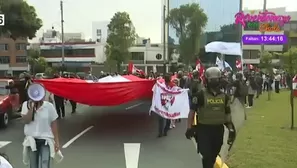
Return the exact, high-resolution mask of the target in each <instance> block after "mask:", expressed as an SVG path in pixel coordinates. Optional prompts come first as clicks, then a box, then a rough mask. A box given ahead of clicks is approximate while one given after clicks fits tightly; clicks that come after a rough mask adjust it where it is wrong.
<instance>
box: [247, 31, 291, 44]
mask: <svg viewBox="0 0 297 168" xmlns="http://www.w3.org/2000/svg"><path fill="white" fill-rule="evenodd" d="M242 42H243V44H245V45H261V44H267V45H269V44H270V45H281V44H286V43H288V38H287V37H286V36H285V35H280V34H277V35H272V34H270V35H255V34H251V35H243V36H242Z"/></svg>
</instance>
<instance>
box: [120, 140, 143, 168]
mask: <svg viewBox="0 0 297 168" xmlns="http://www.w3.org/2000/svg"><path fill="white" fill-rule="evenodd" d="M124 151H125V161H126V168H138V162H139V153H140V143H124Z"/></svg>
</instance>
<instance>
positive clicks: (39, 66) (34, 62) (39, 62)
mask: <svg viewBox="0 0 297 168" xmlns="http://www.w3.org/2000/svg"><path fill="white" fill-rule="evenodd" d="M28 62H29V65H30V66H31V73H32V74H35V73H43V72H45V70H46V68H47V67H48V64H47V62H46V60H45V58H44V57H41V56H40V51H39V50H33V49H29V50H28Z"/></svg>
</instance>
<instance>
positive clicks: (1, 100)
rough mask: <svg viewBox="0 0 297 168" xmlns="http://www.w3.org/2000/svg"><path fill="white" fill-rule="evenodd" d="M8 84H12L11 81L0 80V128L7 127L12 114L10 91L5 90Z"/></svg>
mask: <svg viewBox="0 0 297 168" xmlns="http://www.w3.org/2000/svg"><path fill="white" fill-rule="evenodd" d="M10 82H13V80H12V79H0V128H6V127H7V126H8V125H9V121H10V120H11V119H12V115H13V113H14V110H13V108H14V107H13V105H12V98H13V96H11V95H10V90H9V89H7V86H8V85H9V83H10ZM17 98H18V97H17ZM18 101H19V100H17V102H18Z"/></svg>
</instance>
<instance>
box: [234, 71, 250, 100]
mask: <svg viewBox="0 0 297 168" xmlns="http://www.w3.org/2000/svg"><path fill="white" fill-rule="evenodd" d="M232 86H233V87H234V93H233V98H237V99H238V100H239V101H240V102H241V103H242V104H245V99H246V96H247V95H248V87H247V85H246V82H245V81H244V80H243V74H242V73H240V72H238V73H236V75H235V80H234V82H233V83H232Z"/></svg>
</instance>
